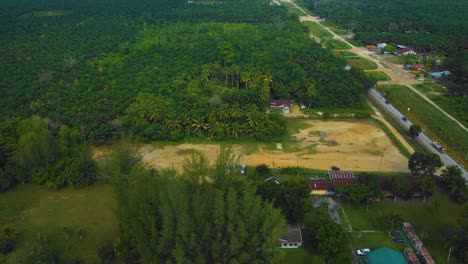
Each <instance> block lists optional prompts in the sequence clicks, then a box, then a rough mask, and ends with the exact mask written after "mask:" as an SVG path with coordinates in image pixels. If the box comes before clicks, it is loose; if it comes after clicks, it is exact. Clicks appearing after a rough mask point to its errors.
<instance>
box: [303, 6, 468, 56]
mask: <svg viewBox="0 0 468 264" xmlns="http://www.w3.org/2000/svg"><path fill="white" fill-rule="evenodd" d="M303 2H304V3H305V4H306V5H307V7H309V8H310V9H311V10H313V12H314V13H316V14H318V15H320V16H321V17H325V18H326V19H327V20H330V21H331V22H335V23H338V24H340V25H342V26H343V27H344V28H351V29H352V31H353V32H354V33H356V38H357V39H359V40H362V41H363V42H379V41H387V42H391V43H398V44H406V45H411V46H412V47H414V48H416V49H417V50H419V51H437V52H442V53H452V54H453V53H455V52H457V51H460V50H465V49H467V48H468V38H467V36H468V25H467V24H466V23H465V16H466V10H467V9H468V3H467V2H466V1H444V0H430V1H424V0H414V1H403V2H402V1H385V0H377V1H370V0H343V1H342V0H339V1H338V0H332V1H329V0H303Z"/></svg>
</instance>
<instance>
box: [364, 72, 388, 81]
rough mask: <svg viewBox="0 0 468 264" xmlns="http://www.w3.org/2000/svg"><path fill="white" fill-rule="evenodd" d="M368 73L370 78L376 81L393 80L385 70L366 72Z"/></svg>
mask: <svg viewBox="0 0 468 264" xmlns="http://www.w3.org/2000/svg"><path fill="white" fill-rule="evenodd" d="M366 75H367V76H368V77H369V78H371V79H374V80H376V81H388V80H391V78H390V77H389V76H388V75H387V74H386V73H385V72H381V71H368V72H366Z"/></svg>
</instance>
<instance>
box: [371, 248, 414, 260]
mask: <svg viewBox="0 0 468 264" xmlns="http://www.w3.org/2000/svg"><path fill="white" fill-rule="evenodd" d="M366 263H368V264H390V263H391V264H406V260H405V257H404V256H403V254H402V253H401V252H399V251H396V250H394V249H391V248H388V247H381V248H378V249H376V250H372V251H371V252H369V253H367V254H366Z"/></svg>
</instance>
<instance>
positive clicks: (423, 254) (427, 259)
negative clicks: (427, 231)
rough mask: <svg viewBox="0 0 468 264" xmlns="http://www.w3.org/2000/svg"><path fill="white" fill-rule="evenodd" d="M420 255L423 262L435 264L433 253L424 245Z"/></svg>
mask: <svg viewBox="0 0 468 264" xmlns="http://www.w3.org/2000/svg"><path fill="white" fill-rule="evenodd" d="M419 256H420V257H421V260H422V263H424V264H435V261H434V259H433V258H432V256H431V254H429V251H428V250H427V248H425V247H423V248H421V250H419Z"/></svg>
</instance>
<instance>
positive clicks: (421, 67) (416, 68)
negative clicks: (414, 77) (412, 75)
mask: <svg viewBox="0 0 468 264" xmlns="http://www.w3.org/2000/svg"><path fill="white" fill-rule="evenodd" d="M414 69H415V70H417V71H422V70H423V69H424V65H422V64H415V65H414Z"/></svg>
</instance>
